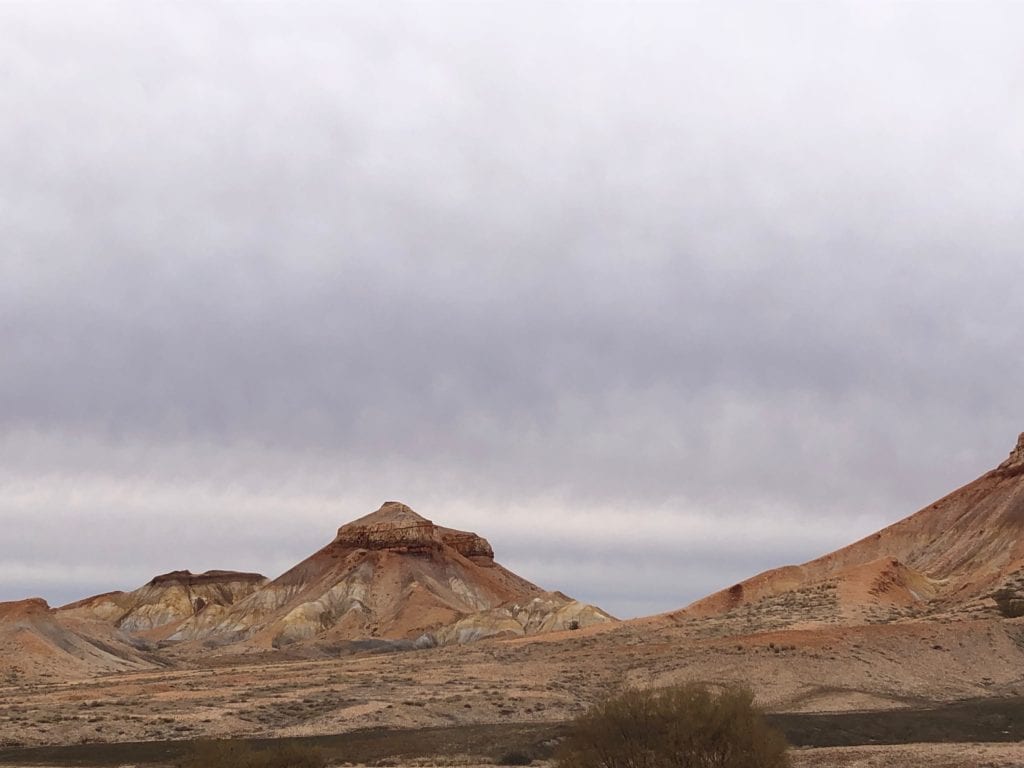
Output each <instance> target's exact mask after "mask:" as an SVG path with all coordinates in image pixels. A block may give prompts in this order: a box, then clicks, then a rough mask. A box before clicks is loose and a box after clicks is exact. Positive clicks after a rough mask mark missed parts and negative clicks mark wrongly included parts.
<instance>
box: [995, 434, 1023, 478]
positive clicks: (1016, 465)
mask: <svg viewBox="0 0 1024 768" xmlns="http://www.w3.org/2000/svg"><path fill="white" fill-rule="evenodd" d="M1022 468H1024V432H1021V434H1020V437H1018V438H1017V446H1016V447H1015V448H1014V449H1013V450H1012V451H1010V455H1009V456H1008V457H1007V459H1006V461H1004V462H1003V463H1002V464H1000V465H999V469H1001V470H1016V469H1022Z"/></svg>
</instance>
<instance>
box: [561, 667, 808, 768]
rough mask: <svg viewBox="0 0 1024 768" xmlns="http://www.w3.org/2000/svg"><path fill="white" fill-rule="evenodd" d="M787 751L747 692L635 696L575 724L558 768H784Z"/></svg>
mask: <svg viewBox="0 0 1024 768" xmlns="http://www.w3.org/2000/svg"><path fill="white" fill-rule="evenodd" d="M787 748H788V745H787V744H786V740H785V738H784V737H783V736H782V734H781V733H780V732H778V731H777V730H775V729H773V728H772V727H770V726H769V725H768V723H767V722H765V719H764V717H763V715H762V714H761V712H760V711H759V710H758V709H757V708H756V707H754V697H753V694H751V693H750V691H748V690H746V689H743V688H727V689H725V690H724V691H722V692H720V693H715V692H712V691H711V690H710V689H709V688H708V687H707V686H703V685H697V684H687V685H680V686H674V687H671V688H663V689H659V690H645V691H637V690H631V691H626V692H625V693H622V694H620V695H619V696H616V697H614V698H612V699H609V700H607V701H605V702H603V703H601V704H598V705H596V706H594V707H592V708H591V709H590V710H589V711H588V712H587V713H586V714H584V715H582V716H581V717H579V718H578V719H577V720H576V722H575V723H574V727H573V729H572V732H571V734H570V735H569V737H568V738H567V739H566V740H565V742H564V743H563V744H562V746H561V748H560V750H559V754H558V768H690V767H691V766H700V768H787V767H788V766H789V757H788V755H787Z"/></svg>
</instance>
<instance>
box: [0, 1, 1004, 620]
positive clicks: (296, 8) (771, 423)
mask: <svg viewBox="0 0 1024 768" xmlns="http://www.w3.org/2000/svg"><path fill="white" fill-rule="evenodd" d="M1020 16H1021V10H1020V9H1019V8H1016V7H1013V6H1003V5H980V6H972V7H970V8H968V7H966V6H905V5H884V6H877V7H873V8H871V9H865V8H863V7H862V6H854V5H834V6H829V7H811V6H808V7H791V6H780V7H772V8H753V7H751V8H747V9H745V10H744V11H743V12H741V11H740V10H738V8H732V9H730V8H720V7H717V6H712V5H710V4H709V5H704V6H679V7H672V6H643V5H640V6H633V5H630V6H625V5H623V6H607V5H604V6H586V5H574V4H566V5H558V6H554V7H552V6H550V5H547V4H526V5H521V4H517V5H515V6H512V5H507V6H495V5H491V4H489V5H487V6H480V7H467V6H465V5H447V4H431V5H387V6H384V7H379V8H377V7H375V8H373V9H369V8H360V7H359V6H355V5H345V4H338V5H322V4H294V3H290V4H287V5H285V4H260V5H258V6H253V5H236V4H201V5H200V4H179V3H175V4H169V3H168V4H159V3H157V4H149V5H147V6H146V7H145V8H139V7H137V6H134V5H132V4H117V3H111V4H96V5H89V6H87V7H86V6H82V5H80V4H75V5H63V4H47V5H44V4H31V5H30V4H7V5H5V6H3V7H2V8H0V73H3V74H0V114H3V115H5V118H3V119H2V120H0V146H2V147H3V148H4V149H3V150H0V241H2V243H3V251H2V254H0V348H2V351H3V364H2V365H0V430H2V433H3V435H4V437H5V442H4V444H3V458H4V461H5V466H6V467H8V468H9V469H8V475H9V478H8V482H9V483H10V484H9V485H8V486H4V488H7V489H8V490H9V489H10V488H12V487H15V486H18V487H20V485H19V484H21V485H24V484H27V485H29V486H33V487H40V486H43V485H45V482H46V478H48V477H50V476H51V475H54V476H57V477H59V478H62V479H61V481H60V482H69V483H72V484H74V483H88V482H91V479H94V478H96V477H98V476H102V477H108V476H110V477H112V478H113V481H112V482H114V483H115V484H116V483H118V482H120V483H123V484H124V485H125V486H126V487H128V488H131V487H132V484H133V483H137V482H139V481H140V479H141V481H145V482H149V481H151V480H156V481H160V482H164V481H167V480H168V479H170V480H176V481H178V482H180V483H181V484H182V485H184V486H187V487H191V488H195V489H197V490H196V494H197V497H196V499H194V500H193V501H192V502H182V503H185V504H188V503H191V504H193V505H194V506H195V507H196V508H203V509H205V510H207V512H206V517H207V518H209V517H210V516H211V515H212V516H213V517H216V515H217V514H224V515H227V514H228V513H229V511H230V510H229V509H228V507H227V504H228V502H226V501H225V500H224V499H223V498H221V497H220V496H219V495H218V494H219V490H218V489H219V488H220V487H222V486H223V485H230V484H233V485H236V486H241V487H243V488H245V489H248V492H249V493H248V495H247V496H246V499H247V501H246V502H245V503H246V504H252V503H254V502H253V501H252V499H253V497H254V496H253V494H254V493H255V492H266V493H270V492H277V493H283V494H284V495H285V496H287V494H293V496H292V498H296V497H297V496H301V495H302V492H303V491H302V482H306V483H309V484H311V485H313V486H316V487H317V488H318V489H320V490H318V491H317V493H318V494H320V495H319V496H318V501H316V502H310V501H309V500H308V499H306V500H305V501H303V504H307V503H308V504H314V503H315V504H319V506H317V507H316V509H318V510H320V511H319V512H318V513H317V514H318V515H320V516H319V517H316V516H314V517H312V518H311V517H308V516H307V517H303V518H302V522H304V523H305V522H309V521H310V520H314V519H315V520H316V521H317V523H318V524H320V525H323V527H324V528H326V529H327V530H328V531H329V530H330V528H331V526H332V525H335V524H337V523H338V522H340V521H338V520H336V517H332V516H336V515H337V514H339V513H340V511H341V507H342V505H340V504H339V506H338V508H336V509H333V510H331V511H330V512H328V511H327V510H326V508H325V502H324V501H323V500H324V499H326V498H327V497H328V496H329V494H330V493H338V494H339V499H340V498H341V495H342V491H344V494H347V496H346V498H347V499H349V500H350V502H351V503H352V504H358V505H359V508H358V509H351V510H347V511H351V512H352V513H353V516H355V515H356V514H360V513H362V512H365V511H366V509H365V508H364V507H366V506H368V505H370V504H371V503H377V502H379V500H380V499H381V498H382V497H383V496H396V495H399V494H397V493H395V492H394V489H395V488H396V486H397V489H398V490H401V491H403V492H405V493H407V494H412V495H415V496H416V498H409V497H407V498H405V499H404V500H406V501H408V502H409V503H410V504H412V505H413V506H414V507H417V508H420V507H422V506H423V502H420V501H419V500H421V499H422V500H423V501H424V502H425V503H427V504H428V505H430V506H432V507H433V508H434V509H436V510H444V509H448V508H456V507H458V508H464V507H466V506H467V505H475V506H476V508H478V509H480V510H487V509H501V508H503V507H504V506H506V505H507V504H509V503H511V502H512V501H515V502H518V503H521V504H526V505H529V504H536V505H538V507H540V506H542V505H543V504H549V503H550V500H551V499H552V498H557V499H562V500H563V503H564V504H565V505H572V504H580V505H583V506H585V507H593V508H595V509H598V508H599V509H602V510H608V509H618V510H621V514H623V515H627V516H628V517H629V518H630V519H631V520H633V521H634V522H635V525H636V528H637V534H636V535H637V536H643V535H644V534H643V531H644V526H645V525H646V524H648V523H647V522H645V521H648V520H649V515H648V511H649V510H670V511H671V510H674V509H675V510H679V509H693V508H701V509H704V510H705V511H706V515H707V516H708V518H721V517H722V516H723V515H726V514H727V511H729V512H730V513H731V514H737V515H743V514H748V510H751V509H758V508H761V507H763V506H764V505H765V504H770V505H776V506H781V507H785V508H787V509H791V510H793V511H794V514H795V515H797V516H798V517H799V518H800V519H804V520H825V521H829V523H830V524H832V525H834V526H835V528H836V530H837V532H838V531H842V532H844V533H845V531H846V530H847V526H848V522H847V521H849V520H850V519H852V518H855V517H857V516H858V515H865V514H866V515H869V516H871V518H872V519H873V520H882V521H885V520H894V519H897V518H898V517H900V516H902V515H904V514H906V513H908V512H910V511H912V510H913V509H914V508H916V507H917V506H919V505H922V504H924V503H925V502H927V501H928V500H929V499H931V498H932V497H935V496H938V495H940V494H941V493H942V492H944V491H945V490H948V489H949V487H951V486H952V485H955V484H958V483H960V482H962V481H965V480H967V479H969V478H970V477H972V476H973V475H975V474H977V473H979V472H980V471H982V470H984V469H986V468H988V467H989V466H991V465H993V464H994V463H996V461H997V460H998V459H999V458H1000V457H1001V456H1002V455H1003V454H1004V453H1005V451H1006V449H1007V448H1008V447H1009V445H1010V444H1011V443H1012V439H1013V437H1014V435H1015V434H1016V431H1019V429H1020V428H1021V426H1020V424H1018V423H1017V421H1018V420H1019V413H1020V408H1019V406H1018V404H1017V402H1016V401H1017V397H1016V394H1015V393H1016V389H1017V387H1016V386H1015V385H1014V383H1015V382H1019V381H1020V380H1021V375H1022V373H1024V370H1022V363H1021V357H1020V355H1019V354H1017V348H1018V347H1019V343H1018V342H1019V329H1020V327H1021V320H1022V319H1024V311H1022V310H1024V307H1022V302H1024V299H1022V298H1021V295H1020V291H1019V290H1017V285H1018V284H1019V278H1020V273H1021V266H1020V258H1019V243H1020V242H1021V241H1022V237H1021V236H1022V234H1024V233H1022V225H1021V219H1020V216H1019V202H1018V201H1019V200H1020V199H1024V189H1021V186H1022V183H1024V182H1022V181H1021V180H1022V179H1024V157H1022V156H1021V154H1020V152H1019V146H1018V144H1019V136H1020V135H1021V133H1022V132H1024V107H1022V106H1021V105H1024V99H1020V98H1017V97H1018V96H1019V95H1020V93H1019V91H1020V87H1021V86H1020V83H1021V82H1022V80H1021V74H1022V68H1021V63H1020V61H1019V56H1018V45H1017V41H1016V39H1015V38H1014V37H1013V35H1012V32H1013V30H1015V29H1017V28H1019V22H1020ZM126 446H127V447H130V451H129V450H127V448H126ZM126 451H127V453H126ZM274 478H277V482H278V487H277V489H276V490H275V489H274V488H273V486H274V480H273V479H274ZM143 485H144V484H143ZM382 486H384V487H382ZM204 489H205V490H204ZM144 492H145V491H144V490H136V491H135V492H133V493H134V495H133V493H128V494H127V497H126V498H127V499H129V500H124V501H122V502H121V503H120V505H117V504H115V506H114V507H113V508H111V509H110V510H108V515H107V516H101V517H100V518H97V517H96V512H95V511H87V510H85V509H83V510H82V511H81V512H80V516H79V517H78V518H77V519H79V520H81V521H82V524H83V525H84V524H85V521H88V520H98V522H97V525H102V530H103V531H109V532H110V536H111V540H112V541H114V542H115V543H117V544H123V543H124V542H125V540H126V539H127V538H128V537H129V531H130V530H131V528H130V527H128V528H126V527H124V526H122V525H120V524H119V522H118V521H119V520H123V519H127V518H130V517H131V512H130V509H135V508H137V509H138V510H139V512H138V515H139V518H138V519H139V520H144V521H146V525H149V524H151V522H150V521H151V518H156V517H159V515H160V514H161V513H160V512H159V511H158V508H157V507H155V506H154V505H153V504H150V503H146V501H145V498H144ZM3 498H6V499H10V498H11V497H10V496H3V497H0V499H3ZM283 503H284V504H285V506H286V507H288V502H287V501H286V500H285V501H284V502H283ZM218 504H220V505H221V506H218ZM133 505H134V506H133ZM300 507H301V508H302V509H303V510H306V511H305V512H303V513H302V514H303V515H309V514H312V513H310V512H309V510H310V509H312V508H313V507H310V506H303V505H300V504H298V502H294V503H293V505H292V506H291V507H288V508H294V509H298V508H300ZM25 514H27V513H26V512H24V507H22V506H19V505H18V504H16V503H15V502H13V501H10V500H8V501H2V500H0V515H6V516H8V517H10V518H12V519H15V520H16V522H17V525H18V526H19V530H24V531H25V532H26V533H25V541H26V542H27V543H26V545H25V546H26V547H27V550H26V551H29V552H31V553H42V552H43V551H44V550H45V549H46V547H47V546H48V545H47V543H46V542H45V538H46V537H45V535H43V533H41V532H43V531H45V530H46V528H45V526H40V525H39V524H38V523H31V522H29V521H28V519H27V518H25V517H24V515H25ZM47 514H48V515H59V512H58V511H57V510H56V508H53V509H52V510H51V511H49V512H48V513H47ZM181 514H182V515H184V516H185V517H186V518H188V519H190V520H191V519H198V514H194V515H193V516H192V517H189V516H188V510H182V511H181ZM274 514H275V513H274V512H273V511H272V510H270V509H262V510H260V511H259V512H258V513H257V512H254V515H257V516H258V517H259V522H260V525H266V526H271V527H272V526H273V525H274V523H273V522H272V519H273V517H274ZM435 516H436V517H438V518H441V517H442V515H440V514H435ZM328 519H329V520H330V524H327V523H328ZM604 519H605V518H603V517H601V516H599V515H597V514H596V513H595V517H594V520H595V521H596V522H595V524H596V525H598V527H599V526H600V524H601V521H603V520H604ZM321 521H322V522H321ZM487 522H488V520H487V517H486V515H485V514H483V513H481V521H480V522H479V523H478V524H476V523H475V527H477V528H478V529H480V531H481V532H482V533H484V534H485V535H487V534H488V531H487V530H486V527H485V526H486V524H487ZM537 526H538V534H543V533H544V531H543V520H540V519H538V522H537ZM470 527H472V526H470ZM33 531H34V532H35V533H33ZM115 531H120V533H115ZM319 535H320V534H318V536H319ZM140 536H141V539H142V540H143V541H149V540H150V539H148V538H146V535H144V532H140ZM303 536H304V535H300V534H294V533H292V534H288V537H290V538H289V541H290V542H293V544H294V545H293V546H290V549H289V553H290V552H293V551H300V552H301V551H302V549H301V547H300V546H298V544H299V542H300V541H301V544H302V546H305V545H306V544H307V543H308V542H307V538H304V537H303ZM258 538H259V537H258V536H257V539H258ZM312 538H314V537H313V536H309V537H308V539H312ZM317 540H319V539H318V538H317ZM183 541H184V540H183ZM219 541H220V540H219ZM837 543H842V542H841V541H839V542H837ZM748 544H749V543H748V542H746V543H742V544H741V546H740V549H742V548H743V547H747V546H748ZM190 546H197V545H196V543H195V542H192V543H191V544H190ZM237 546H238V547H240V548H243V549H244V548H245V546H247V545H245V544H242V543H240V544H238V545H237ZM517 546H520V545H517ZM521 546H522V547H523V549H522V550H519V551H524V552H525V551H528V550H527V545H526V544H525V543H523V544H522V545H521ZM706 546H708V547H710V546H711V544H710V543H709V542H707V540H706ZM773 546H774V547H776V548H775V549H773V551H772V552H770V553H767V554H766V555H765V557H764V559H763V561H762V560H758V561H757V566H758V567H760V566H761V565H762V564H763V565H765V566H767V565H769V564H772V561H773V559H775V558H777V561H778V562H782V561H784V560H785V559H787V558H789V557H790V556H796V555H797V554H798V552H804V550H803V549H799V548H789V549H787V548H786V547H785V546H784V545H783V544H781V543H779V544H773ZM251 547H252V549H253V550H254V552H253V554H254V555H259V556H264V557H266V556H267V555H269V554H270V553H269V544H268V543H267V541H266V540H260V541H256V542H253V543H252V544H251ZM233 553H234V554H237V551H235V550H232V551H225V552H224V557H225V558H228V559H230V558H231V557H233V556H234V554H233ZM513 554H515V553H513ZM806 554H807V555H808V556H810V555H812V554H815V553H814V552H807V553H806ZM19 556H20V554H19ZM609 556H610V555H608V554H607V553H602V554H601V557H609ZM687 556H688V557H690V558H693V561H694V562H699V563H701V568H705V567H706V568H707V569H708V573H709V574H710V575H709V577H708V579H707V583H708V584H710V583H712V582H716V583H717V582H718V581H721V579H718V578H717V577H718V575H719V574H725V573H729V574H733V573H735V572H737V570H738V569H739V568H742V567H745V565H744V564H743V563H742V562H740V561H739V560H736V561H735V562H737V563H738V565H737V566H730V565H721V566H718V565H713V564H712V559H709V558H708V557H705V558H704V559H701V556H700V553H699V552H692V553H688V555H687ZM590 557H596V556H590ZM239 559H240V560H241V559H244V558H239ZM253 559H258V557H254V558H253ZM13 561H14V556H13V554H12V553H9V552H5V551H0V562H13ZM126 562H127V561H126ZM275 562H276V561H275ZM753 564H754V563H751V565H753ZM119 567H120V566H119ZM126 567H127V566H126ZM250 567H252V566H250ZM664 567H665V568H666V569H667V570H668V572H676V571H677V570H678V569H679V568H682V567H684V566H683V565H673V564H672V563H670V562H669V560H667V559H666V560H665V561H664ZM526 575H529V574H526ZM568 576H570V574H568V573H567V577H568ZM729 578H732V576H731V575H730V577H729ZM663 580H664V579H662V578H659V579H644V580H640V581H637V582H636V585H637V591H638V592H643V591H644V590H649V589H650V588H651V587H650V585H651V583H652V582H654V581H663ZM685 581H686V582H687V583H700V584H704V583H705V582H702V581H700V580H695V579H691V578H690V577H689V576H687V577H686V579H685ZM725 581H728V579H726V580H725ZM122 586H128V585H122ZM552 586H558V585H555V584H553V585H552ZM583 586H584V585H583V584H580V587H581V588H582V587H583ZM608 588H609V589H611V587H608ZM622 589H626V587H623V588H622ZM617 594H624V593H621V592H620V593H617ZM680 595H681V596H682V595H683V592H681V593H680ZM694 596H696V595H693V594H688V595H687V597H694ZM616 599H621V600H623V601H625V598H616ZM637 599H638V600H640V598H637ZM681 602H684V601H683V600H681V599H680V600H677V601H675V602H673V601H672V600H671V599H670V598H669V597H665V599H664V603H662V605H663V607H664V608H665V609H667V608H670V607H673V606H674V605H675V604H676V603H679V604H681ZM638 604H639V603H638Z"/></svg>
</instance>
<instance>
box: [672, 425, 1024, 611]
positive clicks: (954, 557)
mask: <svg viewBox="0 0 1024 768" xmlns="http://www.w3.org/2000/svg"><path fill="white" fill-rule="evenodd" d="M1022 534H1024V434H1022V435H1021V436H1020V439H1019V440H1018V443H1017V446H1016V448H1014V450H1013V451H1012V452H1011V453H1010V456H1009V458H1007V460H1006V461H1004V462H1003V463H1002V464H1000V465H999V466H998V467H997V468H996V469H993V470H992V471H990V472H987V473H985V474H984V475H982V476H981V477H979V478H978V479H977V480H974V481H973V482H971V483H968V484H967V485H965V486H964V487H962V488H960V489H958V490H956V491H954V492H953V493H951V494H949V495H948V496H945V497H944V498H942V499H940V500H938V501H936V502H935V503H933V504H930V505H928V506H927V507H925V508H924V509H922V510H920V511H918V512H917V513H915V514H913V515H911V516H910V517H907V518H905V519H904V520H901V521H899V522H898V523H895V524H894V525H891V526H889V527H888V528H884V529H883V530H881V531H878V532H877V533H874V534H872V535H870V536H867V537H866V538H864V539H861V540H860V541H858V542H855V543H853V544H850V545H849V546H846V547H843V548H842V549H839V550H836V551H835V552H832V553H830V554H827V555H824V556H823V557H819V558H817V559H815V560H812V561H810V562H807V563H804V564H803V565H797V566H785V567H783V568H776V569H773V570H770V571H766V572H764V573H761V574H758V575H757V576H754V577H753V578H751V579H748V580H746V581H743V582H740V583H739V584H736V585H734V586H732V587H730V588H728V589H725V590H722V591H720V592H716V593H714V594H712V595H710V596H708V597H706V598H703V599H702V600H698V601H697V602H695V603H693V604H691V605H690V606H688V607H687V608H685V609H684V610H683V611H681V612H679V613H678V614H677V617H680V618H681V617H683V616H687V617H712V616H717V617H726V616H731V617H732V618H735V619H737V620H739V619H744V620H746V621H747V623H748V624H755V623H757V622H756V621H754V618H755V617H754V616H753V614H754V613H756V614H758V617H759V618H760V619H761V622H760V623H761V624H763V625H764V626H766V627H773V626H781V625H783V624H788V625H792V624H799V623H801V622H805V623H811V624H813V623H816V622H831V623H857V622H861V621H865V620H867V621H871V620H891V619H894V618H901V617H906V618H909V617H914V616H923V615H934V614H939V613H950V612H952V613H961V614H962V613H973V614H977V615H985V614H988V615H1000V614H1002V615H1009V614H1010V613H1011V612H1014V611H1017V610H1020V611H1022V612H1024V535H1022Z"/></svg>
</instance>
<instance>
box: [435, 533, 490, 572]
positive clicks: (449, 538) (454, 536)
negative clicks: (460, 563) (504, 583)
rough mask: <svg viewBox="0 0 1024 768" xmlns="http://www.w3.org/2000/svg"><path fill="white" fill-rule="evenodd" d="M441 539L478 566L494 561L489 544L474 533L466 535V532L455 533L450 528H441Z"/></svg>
mask: <svg viewBox="0 0 1024 768" xmlns="http://www.w3.org/2000/svg"><path fill="white" fill-rule="evenodd" d="M441 539H442V541H444V543H445V544H447V545H448V546H449V547H451V548H452V549H454V550H455V551H456V552H458V553H459V554H460V555H462V556H463V557H467V558H469V559H470V560H472V561H474V562H476V563H479V564H480V565H484V564H486V561H493V560H494V550H493V549H491V545H490V543H489V542H488V541H487V539H485V538H484V537H483V536H477V535H476V534H475V533H468V532H466V531H456V530H452V529H451V528H442V529H441ZM482 561H483V562H482Z"/></svg>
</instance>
